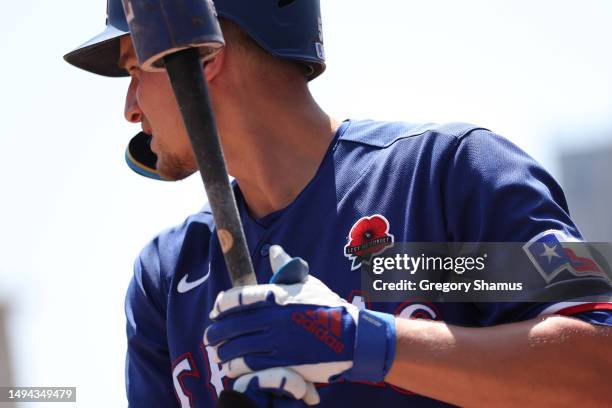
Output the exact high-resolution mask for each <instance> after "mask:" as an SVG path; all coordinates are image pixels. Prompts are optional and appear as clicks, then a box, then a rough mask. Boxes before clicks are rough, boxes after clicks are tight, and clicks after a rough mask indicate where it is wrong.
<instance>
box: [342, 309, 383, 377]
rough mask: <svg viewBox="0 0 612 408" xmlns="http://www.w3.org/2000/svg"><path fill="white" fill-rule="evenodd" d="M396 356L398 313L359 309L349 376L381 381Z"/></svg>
mask: <svg viewBox="0 0 612 408" xmlns="http://www.w3.org/2000/svg"><path fill="white" fill-rule="evenodd" d="M394 358H395V317H394V316H393V315H391V314H388V313H381V312H375V311H372V310H360V311H359V320H358V323H357V333H356V339H355V354H354V358H353V367H352V368H351V370H350V371H349V372H348V373H347V375H346V377H347V378H348V379H349V380H353V381H371V382H376V383H378V382H382V381H383V380H384V379H385V376H386V375H387V373H388V372H389V370H390V369H391V365H392V364H393V359H394Z"/></svg>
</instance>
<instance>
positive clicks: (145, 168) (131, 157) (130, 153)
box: [125, 132, 162, 180]
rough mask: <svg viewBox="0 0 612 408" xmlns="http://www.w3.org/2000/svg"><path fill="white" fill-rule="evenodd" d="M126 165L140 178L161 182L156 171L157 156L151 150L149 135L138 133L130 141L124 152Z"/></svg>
mask: <svg viewBox="0 0 612 408" xmlns="http://www.w3.org/2000/svg"><path fill="white" fill-rule="evenodd" d="M125 161H126V163H127V165H128V166H129V167H130V168H131V169H132V170H134V171H135V172H136V173H138V174H140V175H141V176H145V177H148V178H151V179H154V180H161V179H162V178H161V177H160V175H159V173H158V172H157V170H156V168H155V167H156V164H157V155H156V154H155V153H153V151H152V150H151V135H149V134H147V133H144V132H140V133H138V134H137V135H136V136H134V137H133V138H132V140H130V143H129V144H128V147H127V149H126V151H125Z"/></svg>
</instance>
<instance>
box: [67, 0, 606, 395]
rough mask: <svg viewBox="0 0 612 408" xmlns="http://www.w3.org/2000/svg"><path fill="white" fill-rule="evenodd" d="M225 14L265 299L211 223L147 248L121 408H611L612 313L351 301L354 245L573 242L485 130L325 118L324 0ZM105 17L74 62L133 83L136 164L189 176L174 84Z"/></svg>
mask: <svg viewBox="0 0 612 408" xmlns="http://www.w3.org/2000/svg"><path fill="white" fill-rule="evenodd" d="M214 3H215V6H216V10H217V12H218V16H219V18H220V22H221V27H222V29H223V32H224V36H225V38H226V43H227V46H226V47H225V49H224V50H223V51H222V52H221V53H220V54H219V55H218V56H217V57H216V58H215V59H213V60H212V61H209V62H208V63H207V64H206V65H205V66H204V67H203V71H204V75H205V78H206V80H207V82H208V86H209V92H210V95H211V100H212V105H213V109H214V112H215V115H216V119H217V125H218V128H219V134H220V137H221V141H222V145H223V148H224V153H225V157H226V160H227V164H228V169H229V172H230V173H231V174H232V175H233V176H234V177H235V179H236V181H235V183H234V186H233V187H234V193H235V195H236V199H237V203H238V208H239V212H240V214H241V219H242V222H243V225H244V229H245V234H246V238H247V241H248V245H249V248H250V251H251V256H252V261H253V264H254V267H255V270H256V273H257V278H258V282H260V283H262V284H260V285H256V286H247V287H241V288H233V289H232V288H231V283H230V280H229V276H228V273H227V270H226V267H225V264H224V260H223V254H222V251H221V249H220V245H219V241H218V238H217V234H216V232H215V225H214V222H213V218H212V215H211V212H210V210H209V209H207V208H206V207H205V208H203V209H202V210H201V211H200V212H198V213H197V214H193V215H191V216H189V217H188V218H187V219H186V220H185V222H184V223H183V224H181V225H179V226H177V227H175V228H172V229H169V230H167V231H164V232H162V233H161V234H160V235H159V236H157V237H156V238H155V239H154V240H153V241H151V242H150V243H149V244H148V245H147V246H146V247H145V248H144V249H143V251H142V253H141V254H140V256H139V257H138V259H137V260H136V263H135V267H134V277H133V280H132V282H131V284H130V287H129V289H128V293H127V298H126V315H127V336H128V351H127V360H126V387H127V395H128V399H129V402H130V405H132V406H147V407H153V406H155V407H157V406H181V407H204V406H206V407H210V406H214V404H215V403H216V401H217V398H218V396H219V395H220V393H221V391H222V390H224V389H230V388H232V387H233V388H234V389H237V390H240V391H242V392H245V393H247V395H249V396H250V397H251V398H252V399H253V401H255V402H256V403H257V404H268V403H270V404H275V406H285V405H287V406H304V405H314V404H317V403H319V404H320V406H325V407H338V406H349V407H351V406H355V407H357V406H364V407H369V406H381V407H405V406H422V407H428V406H442V405H446V404H456V405H472V406H473V405H536V406H542V405H575V404H581V405H589V406H596V405H605V404H612V387H610V382H609V381H610V380H609V377H608V375H607V374H608V373H609V370H610V369H611V368H612V354H611V353H610V352H609V350H610V349H611V348H612V335H611V334H612V329H610V328H609V326H610V325H612V303H608V302H598V303H595V302H558V303H555V302H552V303H550V302H549V303H537V302H527V303H526V302H522V303H507V302H506V303H483V304H479V303H427V302H418V301H406V302H379V303H377V302H371V301H370V300H369V299H368V298H367V296H366V295H365V294H364V293H362V292H361V291H360V283H361V281H360V266H361V261H362V259H363V258H362V257H361V255H362V252H363V248H368V247H372V246H376V245H383V246H385V245H387V244H392V243H395V242H446V241H458V242H528V243H539V242H548V241H546V239H549V238H551V237H559V236H562V237H567V238H568V239H578V240H580V239H581V235H580V232H579V231H578V229H577V228H576V226H575V225H574V223H573V222H572V220H571V219H570V217H569V214H568V209H567V204H566V201H565V198H564V195H563V192H562V190H561V188H560V187H559V185H558V184H557V183H556V182H555V180H554V179H553V178H552V177H551V176H550V175H549V174H548V173H547V172H546V171H545V170H544V169H543V168H542V167H541V166H540V165H539V164H538V163H536V162H535V161H534V160H533V159H531V158H530V157H529V156H528V155H527V154H525V153H524V152H523V151H521V150H520V149H519V148H517V147H516V146H515V145H513V144H512V143H510V142H509V141H508V140H506V139H504V138H502V137H500V136H498V135H496V134H495V133H492V132H491V131H489V130H487V129H485V128H482V127H478V126H473V125H469V124H448V125H420V124H410V123H404V122H376V121H369V120H354V119H348V120H344V121H338V120H335V119H333V118H330V117H329V116H328V115H327V114H326V113H325V112H324V111H323V110H322V109H321V108H320V107H319V106H318V105H317V104H316V102H315V101H314V100H313V98H312V96H311V94H310V93H309V90H308V81H309V80H311V79H313V78H315V77H317V76H318V75H320V74H321V73H322V72H323V71H324V69H325V56H324V48H323V40H322V32H321V30H322V29H321V18H320V8H319V2H318V1H317V0H294V1H277V0H258V1H240V0H215V1H214ZM107 14H108V16H107V17H108V18H107V27H106V30H105V31H104V32H103V33H102V34H100V35H98V36H97V37H94V38H93V39H92V40H90V41H88V42H87V43H85V44H83V45H82V46H80V47H79V48H77V49H76V50H74V51H72V52H70V53H69V54H67V55H66V56H65V59H66V60H67V61H68V62H69V63H71V64H73V65H75V66H77V67H79V68H82V69H85V70H88V71H91V72H93V73H97V74H100V75H105V76H128V75H129V76H130V77H131V82H130V85H129V88H128V91H127V97H126V105H125V116H126V119H127V120H128V121H130V122H132V123H140V124H141V125H142V130H143V132H142V133H140V134H139V135H138V136H136V137H135V138H134V139H133V140H132V142H131V143H130V145H129V147H128V149H127V151H126V159H127V162H128V164H129V165H130V167H131V168H132V169H133V170H135V171H136V172H138V173H140V174H142V175H144V176H148V177H152V178H157V179H163V180H180V179H183V178H185V177H187V176H189V175H190V174H192V173H194V172H195V171H197V165H196V161H195V159H194V155H193V152H192V150H191V146H190V144H189V139H188V137H187V134H186V132H185V129H184V126H183V124H182V121H181V116H180V113H179V111H178V108H177V106H176V103H175V101H174V98H173V95H172V90H171V87H170V84H169V81H168V78H167V76H166V74H165V73H163V72H162V73H151V72H145V71H142V70H141V69H140V68H139V66H138V63H137V61H136V57H135V53H134V48H133V46H132V43H131V40H130V35H129V29H128V26H127V24H126V20H125V15H124V12H123V8H122V5H121V1H120V0H109V1H108V7H107ZM547 256H548V257H551V258H552V257H555V256H560V255H559V253H557V252H555V250H554V249H549V252H548V253H547ZM300 258H301V259H300ZM303 260H305V261H306V262H307V264H306V263H305V262H304V261H303ZM522 273H527V272H525V271H521V270H519V271H516V276H517V277H519V278H520V276H521V274H522ZM529 273H531V272H529ZM566 275H567V276H565V277H560V278H563V279H566V280H571V279H572V278H573V277H572V276H571V274H566ZM277 282H283V283H282V284H280V283H277ZM545 283H546V282H545V281H544V280H542V286H543V287H544V286H545ZM271 394H273V395H275V396H276V397H275V398H273V399H270V398H269V395H271Z"/></svg>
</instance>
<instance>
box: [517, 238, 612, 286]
mask: <svg viewBox="0 0 612 408" xmlns="http://www.w3.org/2000/svg"><path fill="white" fill-rule="evenodd" d="M523 250H524V251H525V253H526V254H527V256H528V257H529V259H530V260H531V262H532V263H533V265H534V266H535V267H536V269H537V270H538V272H540V274H541V275H542V277H543V278H544V280H545V281H546V283H551V282H552V281H553V280H554V279H555V278H556V277H557V275H559V274H560V273H561V272H563V271H567V272H569V273H571V274H572V275H574V276H577V277H581V278H582V277H603V278H606V279H607V276H606V274H605V272H604V271H603V268H602V267H601V266H600V265H599V264H598V263H597V262H596V261H595V260H594V259H593V257H592V254H591V253H590V251H589V248H588V245H587V244H586V243H584V242H582V241H579V240H577V239H576V238H574V237H571V236H568V235H567V234H565V233H563V232H561V231H557V230H549V231H545V232H543V233H541V234H538V235H536V236H535V237H533V238H532V239H531V240H530V241H529V242H527V243H526V244H525V245H523Z"/></svg>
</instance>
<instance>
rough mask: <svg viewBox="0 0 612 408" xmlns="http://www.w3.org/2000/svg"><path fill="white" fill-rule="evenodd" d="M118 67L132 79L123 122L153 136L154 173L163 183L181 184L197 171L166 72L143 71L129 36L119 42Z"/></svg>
mask: <svg viewBox="0 0 612 408" xmlns="http://www.w3.org/2000/svg"><path fill="white" fill-rule="evenodd" d="M120 49H121V51H120V60H119V63H120V65H121V66H123V67H124V68H125V69H127V70H128V72H129V73H130V76H131V82H130V86H129V88H128V92H127V96H126V100H125V118H126V119H127V120H128V121H129V122H132V123H141V126H142V129H143V131H144V132H146V133H149V134H151V135H152V136H153V139H152V142H151V150H153V152H155V154H157V171H158V172H159V174H160V175H161V177H162V178H164V179H166V180H181V179H184V178H185V177H187V176H189V175H191V174H193V173H194V172H195V171H196V170H197V169H198V167H197V164H196V160H195V157H194V154H193V151H192V150H191V144H190V142H189V137H188V136H187V131H186V130H185V126H184V124H183V121H182V117H181V114H180V111H179V109H178V106H177V104H176V101H175V99H174V94H173V93H172V87H171V85H170V80H169V79H168V75H167V74H166V73H165V72H145V71H142V70H141V69H140V68H139V66H138V62H137V60H136V54H135V52H134V47H133V46H132V41H131V39H130V37H129V36H125V37H122V38H121V41H120Z"/></svg>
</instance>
